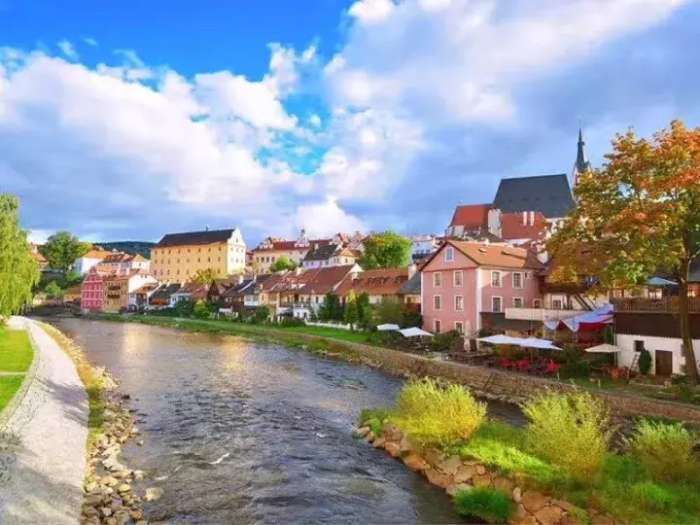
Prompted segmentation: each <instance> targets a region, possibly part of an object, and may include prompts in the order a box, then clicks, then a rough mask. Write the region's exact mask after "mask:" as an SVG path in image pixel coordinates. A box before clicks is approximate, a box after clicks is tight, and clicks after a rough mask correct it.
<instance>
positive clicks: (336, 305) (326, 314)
mask: <svg viewBox="0 0 700 525" xmlns="http://www.w3.org/2000/svg"><path fill="white" fill-rule="evenodd" d="M343 313H344V312H343V306H342V305H341V304H340V300H339V299H338V296H337V295H335V294H334V293H330V292H329V293H327V294H326V295H325V297H324V298H323V302H322V303H321V306H320V308H319V309H318V318H319V319H320V320H321V321H342V320H343V317H344V315H343Z"/></svg>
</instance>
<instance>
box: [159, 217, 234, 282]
mask: <svg viewBox="0 0 700 525" xmlns="http://www.w3.org/2000/svg"><path fill="white" fill-rule="evenodd" d="M245 258H246V246H245V241H244V240H243V235H242V234H241V231H240V230H239V229H238V228H234V229H229V230H208V231H202V232H187V233H169V234H167V235H165V236H164V237H163V238H162V239H161V240H160V242H159V243H158V244H157V245H156V246H155V247H154V248H153V249H152V250H151V274H152V275H153V276H154V277H155V278H156V279H158V280H159V281H161V282H178V283H183V282H187V281H189V280H190V279H192V278H193V277H194V276H195V275H196V274H197V272H199V271H203V270H212V271H213V272H214V273H215V274H216V275H217V276H219V277H225V276H227V275H231V274H234V273H239V272H242V271H243V270H245Z"/></svg>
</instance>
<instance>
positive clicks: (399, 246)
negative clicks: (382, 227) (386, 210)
mask: <svg viewBox="0 0 700 525" xmlns="http://www.w3.org/2000/svg"><path fill="white" fill-rule="evenodd" d="M363 244H364V254H363V256H362V258H361V259H360V266H362V268H364V269H365V270H372V269H374V268H399V267H402V266H408V265H409V264H410V262H411V240H410V239H407V238H406V237H403V236H401V235H399V234H397V233H394V232H391V231H386V232H384V233H373V234H372V235H370V236H369V237H367V238H366V239H365V240H364V242H363Z"/></svg>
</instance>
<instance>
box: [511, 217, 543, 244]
mask: <svg viewBox="0 0 700 525" xmlns="http://www.w3.org/2000/svg"><path fill="white" fill-rule="evenodd" d="M533 218H534V220H533V221H532V222H533V224H530V214H529V213H528V214H527V217H526V220H525V222H526V224H523V213H522V212H521V213H502V214H501V238H502V239H504V240H506V241H509V240H515V239H532V240H538V239H542V238H544V236H545V234H546V232H547V222H546V220H545V216H544V215H543V214H542V212H539V211H537V212H534V217H533Z"/></svg>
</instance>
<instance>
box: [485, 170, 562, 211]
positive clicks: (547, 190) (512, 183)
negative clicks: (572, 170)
mask: <svg viewBox="0 0 700 525" xmlns="http://www.w3.org/2000/svg"><path fill="white" fill-rule="evenodd" d="M493 207H494V208H498V209H500V210H501V211H502V212H504V213H513V212H522V211H540V212H542V214H543V215H544V216H545V217H547V218H556V217H565V216H566V215H567V214H568V213H569V211H570V210H571V209H572V208H573V207H574V198H573V195H572V194H571V187H570V186H569V179H568V178H567V177H566V175H564V174H558V175H540V176H536V177H516V178H510V179H501V183H500V184H499V185H498V191H497V192H496V198H495V199H494V203H493Z"/></svg>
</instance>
